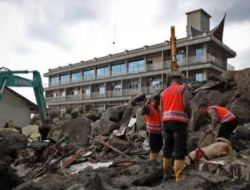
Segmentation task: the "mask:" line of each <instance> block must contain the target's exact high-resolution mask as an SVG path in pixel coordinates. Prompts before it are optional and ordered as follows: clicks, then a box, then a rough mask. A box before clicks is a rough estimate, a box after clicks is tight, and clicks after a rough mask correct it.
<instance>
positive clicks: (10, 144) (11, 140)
mask: <svg viewBox="0 0 250 190" xmlns="http://www.w3.org/2000/svg"><path fill="white" fill-rule="evenodd" d="M27 143H28V141H27V138H26V137H25V136H24V135H23V134H21V133H16V132H12V131H0V159H1V160H5V157H6V159H7V157H8V160H9V158H11V159H12V161H13V160H14V159H16V158H17V154H18V151H19V150H21V149H23V148H25V147H26V146H27Z"/></svg>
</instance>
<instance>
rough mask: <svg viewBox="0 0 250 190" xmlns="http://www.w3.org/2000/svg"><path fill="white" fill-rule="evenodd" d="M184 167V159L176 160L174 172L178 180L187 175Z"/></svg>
mask: <svg viewBox="0 0 250 190" xmlns="http://www.w3.org/2000/svg"><path fill="white" fill-rule="evenodd" d="M184 167H185V161H184V160H175V161H174V173H175V179H176V182H179V181H180V180H182V179H184V177H185V175H184Z"/></svg>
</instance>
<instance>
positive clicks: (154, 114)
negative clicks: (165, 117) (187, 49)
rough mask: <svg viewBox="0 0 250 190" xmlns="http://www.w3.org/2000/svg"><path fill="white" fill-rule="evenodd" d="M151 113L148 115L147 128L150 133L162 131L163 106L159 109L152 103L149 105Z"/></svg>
mask: <svg viewBox="0 0 250 190" xmlns="http://www.w3.org/2000/svg"><path fill="white" fill-rule="evenodd" d="M148 108H149V110H150V111H149V115H146V116H145V117H146V121H147V124H146V130H147V131H148V132H150V133H161V131H162V127H161V126H162V116H161V108H160V106H159V107H158V110H156V108H155V107H154V106H152V105H150V106H149V107H148Z"/></svg>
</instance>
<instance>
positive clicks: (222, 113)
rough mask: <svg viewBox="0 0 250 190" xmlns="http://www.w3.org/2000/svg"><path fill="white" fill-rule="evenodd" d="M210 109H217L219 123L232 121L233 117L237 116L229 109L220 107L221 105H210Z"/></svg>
mask: <svg viewBox="0 0 250 190" xmlns="http://www.w3.org/2000/svg"><path fill="white" fill-rule="evenodd" d="M208 109H215V110H216V113H217V117H218V120H219V123H225V122H229V121H232V120H233V119H235V118H236V117H235V115H234V114H233V113H232V112H230V111H229V110H228V109H226V108H223V107H220V106H210V107H208Z"/></svg>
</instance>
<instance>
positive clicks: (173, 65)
mask: <svg viewBox="0 0 250 190" xmlns="http://www.w3.org/2000/svg"><path fill="white" fill-rule="evenodd" d="M170 44H171V65H170V70H168V71H167V73H166V75H167V86H169V85H170V82H171V79H172V78H173V77H174V76H181V77H182V73H181V71H179V69H178V65H177V58H176V55H177V53H176V52H177V50H176V36H175V27H174V26H171V37H170ZM182 80H183V82H184V83H190V82H191V79H190V78H183V77H182Z"/></svg>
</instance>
